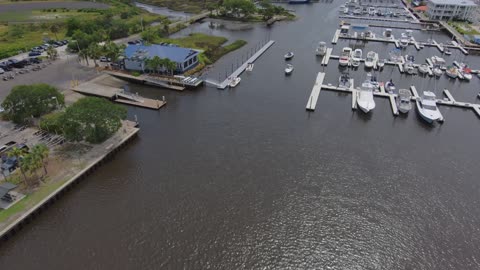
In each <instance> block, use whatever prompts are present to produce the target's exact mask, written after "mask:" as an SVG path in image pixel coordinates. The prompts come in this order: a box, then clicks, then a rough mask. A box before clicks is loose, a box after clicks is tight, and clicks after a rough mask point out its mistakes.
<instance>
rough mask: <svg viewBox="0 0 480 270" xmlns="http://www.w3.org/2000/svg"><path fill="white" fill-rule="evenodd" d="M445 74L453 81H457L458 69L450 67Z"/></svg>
mask: <svg viewBox="0 0 480 270" xmlns="http://www.w3.org/2000/svg"><path fill="white" fill-rule="evenodd" d="M445 74H447V76H448V77H450V78H452V79H456V78H457V77H458V69H457V68H456V67H454V66H448V67H447V70H445Z"/></svg>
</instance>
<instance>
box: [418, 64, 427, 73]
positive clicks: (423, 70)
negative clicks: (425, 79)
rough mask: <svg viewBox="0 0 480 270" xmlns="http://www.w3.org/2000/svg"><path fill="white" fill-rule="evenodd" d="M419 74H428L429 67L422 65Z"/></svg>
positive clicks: (419, 67)
mask: <svg viewBox="0 0 480 270" xmlns="http://www.w3.org/2000/svg"><path fill="white" fill-rule="evenodd" d="M418 72H420V74H426V73H428V65H427V64H421V65H420V66H418Z"/></svg>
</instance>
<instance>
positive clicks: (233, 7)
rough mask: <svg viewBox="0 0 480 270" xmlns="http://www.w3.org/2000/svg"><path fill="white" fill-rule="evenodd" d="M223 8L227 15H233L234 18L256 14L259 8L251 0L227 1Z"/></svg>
mask: <svg viewBox="0 0 480 270" xmlns="http://www.w3.org/2000/svg"><path fill="white" fill-rule="evenodd" d="M223 8H225V11H226V13H230V14H232V15H233V16H234V17H237V18H239V17H248V16H250V15H251V14H253V13H255V11H256V10H257V8H256V7H255V4H254V3H253V1H251V0H225V1H223Z"/></svg>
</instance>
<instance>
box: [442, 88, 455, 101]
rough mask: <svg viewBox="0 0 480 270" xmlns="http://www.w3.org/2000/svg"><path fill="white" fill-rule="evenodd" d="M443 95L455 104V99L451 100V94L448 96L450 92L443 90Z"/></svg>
mask: <svg viewBox="0 0 480 270" xmlns="http://www.w3.org/2000/svg"><path fill="white" fill-rule="evenodd" d="M443 93H444V94H445V96H446V97H447V98H448V99H449V100H450V101H451V102H453V103H455V99H454V98H453V96H452V94H450V91H448V90H447V89H444V90H443Z"/></svg>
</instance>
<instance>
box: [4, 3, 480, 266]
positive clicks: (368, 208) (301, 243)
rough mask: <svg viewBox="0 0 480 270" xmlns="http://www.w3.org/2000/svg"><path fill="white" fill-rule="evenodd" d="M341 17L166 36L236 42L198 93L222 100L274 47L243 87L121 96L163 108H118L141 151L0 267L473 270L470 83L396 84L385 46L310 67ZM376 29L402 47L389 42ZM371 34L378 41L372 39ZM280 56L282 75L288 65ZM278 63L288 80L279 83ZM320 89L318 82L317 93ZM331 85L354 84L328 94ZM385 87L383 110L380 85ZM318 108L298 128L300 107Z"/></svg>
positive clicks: (120, 161)
mask: <svg viewBox="0 0 480 270" xmlns="http://www.w3.org/2000/svg"><path fill="white" fill-rule="evenodd" d="M344 2H345V0H344V1H333V2H332V1H328V2H327V1H320V2H315V3H311V4H306V5H296V6H295V7H294V8H295V15H296V16H297V17H298V19H296V20H293V21H283V22H280V23H276V24H275V25H273V26H272V27H266V26H265V25H264V24H263V23H252V24H251V28H249V29H244V30H229V29H228V28H227V27H218V28H212V27H211V21H213V22H214V23H215V24H217V23H219V24H222V25H226V26H230V25H232V24H235V22H230V21H223V20H220V19H217V18H215V19H206V20H205V22H200V23H196V24H193V25H190V26H188V27H187V28H186V29H184V30H181V31H180V32H179V33H178V35H179V36H188V35H189V34H191V33H197V32H201V33H207V34H211V35H216V36H223V37H225V38H227V39H228V40H229V41H232V42H233V41H235V40H239V39H242V40H245V41H247V42H248V44H247V45H246V46H244V47H242V48H240V49H239V50H238V51H236V52H232V53H229V54H227V55H224V56H223V57H222V58H221V59H219V60H218V61H217V62H215V63H214V64H213V65H212V66H211V67H209V69H208V73H207V75H205V76H202V77H201V78H204V77H206V78H216V79H218V81H219V82H221V81H222V80H223V79H224V78H225V77H223V76H222V78H221V80H220V79H219V76H218V75H219V74H221V75H223V74H225V73H226V72H228V73H230V72H231V70H232V71H233V70H234V69H236V66H235V67H234V68H232V69H231V65H232V63H236V62H237V61H238V62H239V64H240V63H243V61H241V62H240V61H239V59H240V58H241V55H244V56H245V54H247V52H249V49H251V44H260V43H261V44H262V45H263V44H264V43H263V42H264V41H265V40H275V45H274V46H272V47H271V48H270V49H269V50H268V51H267V52H266V53H264V54H263V55H262V56H261V57H260V58H259V59H257V60H256V61H255V66H254V68H253V70H252V71H250V72H248V71H247V72H248V73H247V72H245V73H242V74H241V75H240V76H241V77H242V78H241V79H242V80H241V82H240V83H239V84H238V85H237V86H236V88H235V90H234V91H218V90H217V89H215V88H214V87H208V86H207V85H205V84H204V85H200V86H199V87H198V88H195V89H196V90H195V91H188V89H189V88H188V87H186V88H185V90H184V91H171V90H169V89H163V88H161V87H150V86H147V85H144V84H137V83H129V84H127V85H128V86H129V89H127V90H128V92H131V93H138V94H139V95H140V96H142V97H148V98H150V99H154V100H157V99H158V100H162V96H166V99H167V100H168V106H164V107H162V110H161V111H154V110H146V109H140V108H136V107H128V117H129V118H130V119H132V118H133V116H134V115H135V116H138V121H139V123H140V126H141V127H142V130H141V132H139V133H138V136H139V138H138V140H135V141H132V143H131V144H129V145H128V146H126V147H125V148H124V149H125V150H124V151H120V152H117V154H116V155H115V158H114V159H112V160H111V161H109V162H107V163H105V164H104V165H102V166H100V167H98V168H97V169H96V170H95V171H94V172H90V173H89V174H88V176H87V177H86V179H87V181H79V184H78V185H75V188H74V189H72V190H71V191H70V192H69V193H68V196H63V197H62V198H61V199H60V200H58V201H57V202H56V203H55V204H54V205H53V206H52V207H49V208H48V209H47V210H43V211H41V214H40V215H36V217H35V218H33V219H28V222H26V224H24V226H21V227H22V229H21V231H20V232H18V233H16V234H14V235H13V236H11V237H10V238H9V240H8V241H6V242H4V243H2V249H1V252H2V256H1V259H0V260H1V264H2V265H5V266H6V267H9V268H14V269H37V268H38V266H39V265H42V268H46V269H57V268H59V267H62V266H68V265H74V266H73V268H84V269H95V268H112V269H155V268H166V269H208V268H211V269H239V268H249V269H257V268H266V269H295V268H309V269H326V268H332V269H376V268H378V269H425V268H428V269H465V270H467V269H477V268H478V262H479V261H480V251H479V249H478V248H477V247H479V246H480V239H478V237H476V236H477V235H478V230H477V228H478V226H477V224H480V212H479V207H478V191H479V190H480V183H479V181H478V175H479V174H480V168H479V166H477V164H478V162H479V159H478V156H479V149H478V147H476V145H477V144H478V136H477V134H478V133H479V132H480V125H478V124H479V122H478V120H479V119H480V118H479V117H477V116H478V115H480V108H479V105H478V104H479V102H480V99H479V98H478V96H477V95H478V92H479V91H480V89H478V82H479V78H478V77H477V76H476V75H475V76H473V78H472V79H471V81H470V82H467V81H465V80H459V79H455V80H454V79H451V78H449V77H448V76H447V75H445V72H443V73H442V75H441V76H439V77H428V76H419V75H409V74H407V72H406V70H405V72H404V73H400V72H399V71H398V70H399V68H398V65H397V64H396V63H394V62H393V61H390V60H389V52H390V51H392V50H395V48H394V47H395V45H394V43H391V42H389V43H385V42H360V41H359V42H357V41H356V40H346V39H339V40H338V43H337V44H336V46H333V45H330V44H329V47H331V48H332V52H331V54H330V55H331V57H330V58H329V62H328V65H322V61H323V59H322V57H321V56H317V55H316V53H315V49H316V47H317V45H318V42H319V41H328V43H330V42H329V41H331V40H332V35H333V34H334V33H333V32H334V31H335V29H337V28H338V25H339V23H340V20H341V19H338V7H339V6H340V5H342V4H344ZM361 3H362V4H369V1H361ZM393 3H395V4H398V5H399V6H402V4H401V2H400V1H390V0H383V1H382V2H380V1H377V0H372V2H371V4H370V5H369V6H371V5H377V4H378V5H379V6H380V5H386V6H387V5H390V4H393ZM284 6H286V7H290V8H291V6H287V4H285V5H284ZM385 24H386V25H388V24H389V23H388V22H385ZM393 24H394V25H398V26H399V27H400V26H402V25H405V24H401V23H393ZM242 25H244V23H243V22H242ZM411 25H412V29H413V28H417V27H420V26H421V25H420V24H418V25H417V24H411ZM384 28H389V27H388V26H386V27H384ZM391 28H393V34H394V36H395V38H400V32H401V31H404V30H401V29H399V30H398V31H399V32H398V33H397V32H395V31H396V30H395V29H396V28H395V27H391ZM325 29H331V30H325ZM372 30H373V31H378V32H376V34H377V37H378V36H380V35H381V33H380V32H381V31H383V30H384V29H382V28H375V29H372ZM413 31H414V32H413V35H414V37H415V39H416V40H417V41H419V42H420V41H427V40H428V39H435V40H436V41H437V42H438V43H443V44H446V45H445V46H447V44H449V42H450V40H451V38H450V37H449V36H447V35H446V34H445V33H443V32H439V31H422V30H415V29H414V30H413ZM379 33H380V34H379ZM177 37H178V36H177ZM225 45H228V43H227V44H225ZM419 45H420V46H421V44H420V43H419ZM462 46H463V45H462ZM344 47H350V48H351V49H352V51H355V49H362V51H363V58H365V59H366V57H365V56H366V55H367V53H368V52H370V51H373V52H376V53H378V59H380V60H382V65H383V63H385V65H384V66H383V67H378V63H380V62H377V67H378V69H375V68H366V67H365V63H364V62H363V61H360V63H361V64H360V66H359V67H356V68H354V67H353V66H352V67H348V66H347V67H340V66H338V61H336V60H335V57H334V56H335V55H337V56H340V55H341V54H340V52H341V51H342V48H344ZM467 47H468V46H467ZM445 48H447V47H445ZM289 51H292V52H294V53H295V57H294V58H293V59H292V60H291V61H288V62H287V61H285V60H284V55H285V53H287V52H289ZM405 55H413V56H415V61H414V63H415V65H418V64H422V63H426V59H431V57H432V56H436V55H437V56H439V57H443V58H444V59H445V61H446V63H447V65H449V64H451V63H452V62H453V61H458V62H459V63H468V65H469V66H470V65H471V66H472V67H475V68H478V67H480V58H479V56H478V55H475V54H474V53H473V51H470V54H469V55H465V54H463V52H460V50H455V49H452V55H451V56H444V55H443V54H441V53H440V52H439V50H438V48H437V47H435V46H425V48H421V50H417V49H416V48H414V45H412V44H410V46H408V47H406V48H404V49H402V51H401V56H402V57H403V56H405ZM249 56H250V55H249ZM247 58H248V57H247ZM325 59H326V58H325ZM383 61H385V62H383ZM288 63H290V64H292V65H294V66H295V71H293V73H292V74H291V75H290V76H286V75H285V68H286V65H287V64H288ZM432 64H433V63H432ZM319 72H322V73H324V76H323V77H324V78H323V81H322V82H321V84H320V85H315V84H316V82H317V78H318V77H319V74H318V73H319ZM345 73H348V76H349V77H350V82H352V83H351V85H349V87H348V88H345V87H343V88H339V87H338V86H339V84H340V83H339V77H340V76H342V75H343V74H345ZM368 73H371V74H372V76H373V77H376V78H375V82H376V83H377V82H378V83H377V84H376V85H378V88H376V89H375V91H373V97H374V100H375V103H376V107H375V108H374V109H373V110H372V111H371V112H369V113H364V112H363V110H362V109H361V108H360V106H358V105H359V103H358V97H359V93H358V92H359V91H360V90H361V86H362V83H363V82H364V81H365V77H366V75H367V74H368ZM208 74H210V75H211V76H208ZM226 75H227V74H225V76H226ZM353 80H354V81H355V85H353ZM390 80H392V81H393V82H394V83H395V86H396V90H393V94H390V93H389V89H388V88H387V87H386V84H384V83H385V82H389V81H390ZM204 81H205V80H204ZM217 83H218V82H217ZM207 84H209V83H208V82H207ZM411 86H412V87H411ZM112 87H113V86H112ZM314 88H315V91H316V92H314V91H313V90H314ZM334 89H335V90H334ZM377 89H378V91H377ZM404 89H407V90H409V93H411V95H412V96H411V97H409V100H410V101H411V109H409V112H408V113H405V111H403V112H402V111H401V106H400V105H399V96H400V91H399V90H404ZM445 89H447V90H448V91H449V93H450V95H451V97H452V98H453V99H454V100H455V103H453V101H452V100H451V99H450V98H449V97H448V96H447V94H445V92H444V90H445ZM413 90H415V91H413ZM424 91H431V92H433V93H435V95H436V97H437V99H436V100H435V102H436V104H437V105H438V108H439V110H440V111H441V114H442V117H443V118H444V120H445V122H444V124H441V125H440V124H438V123H435V124H433V125H431V124H429V123H427V122H426V121H424V120H423V119H422V118H421V116H420V115H419V112H418V109H417V105H416V101H417V99H420V98H421V97H422V96H423V95H424ZM417 92H418V93H417ZM315 93H317V98H316V103H315V107H314V111H312V110H310V109H308V108H307V106H308V105H309V104H308V103H309V99H310V96H312V95H313V94H315ZM414 95H416V97H414ZM312 100H313V98H312ZM393 101H396V106H397V110H398V111H399V114H398V116H394V115H395V113H396V110H395V107H394V106H395V105H392V104H393V103H394V102H393ZM454 104H455V105H454ZM456 104H460V105H461V106H457V105H456ZM468 104H470V105H471V107H469V105H468ZM310 105H313V103H311V104H310ZM472 112H473V113H472ZM392 116H394V117H392ZM102 148H103V147H102ZM186 166H188V167H189V168H185V167H186ZM55 200H57V199H55ZM27 223H28V224H27ZM446 228H447V229H446ZM255 239H256V240H255ZM259 239H260V240H259ZM70 243H74V244H70ZM95 243H101V245H97V244H95ZM45 246H48V248H45ZM319 246H321V250H320V251H319ZM219 251H221V252H220V253H219ZM25 258H27V259H25Z"/></svg>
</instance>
